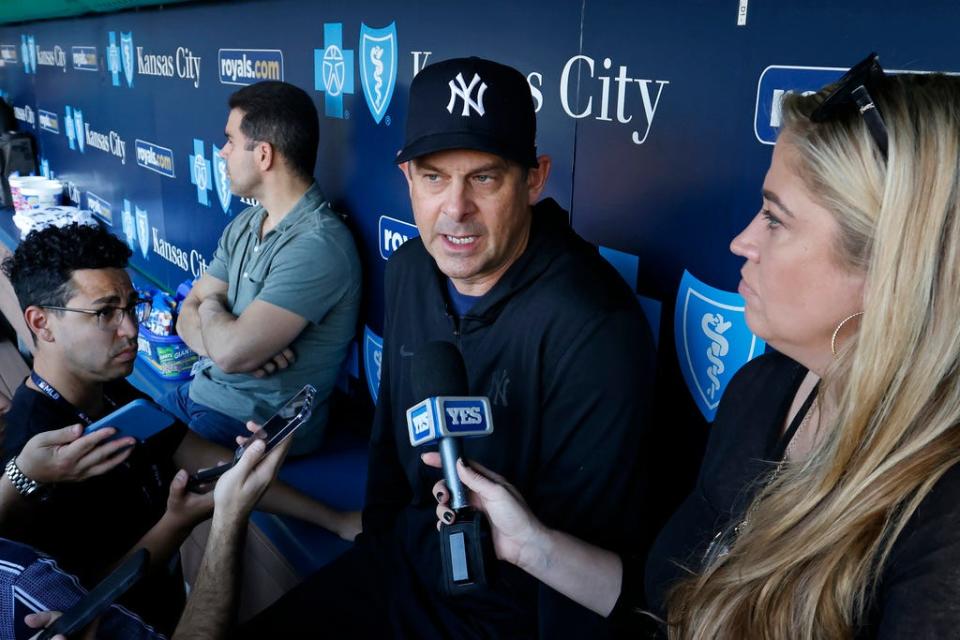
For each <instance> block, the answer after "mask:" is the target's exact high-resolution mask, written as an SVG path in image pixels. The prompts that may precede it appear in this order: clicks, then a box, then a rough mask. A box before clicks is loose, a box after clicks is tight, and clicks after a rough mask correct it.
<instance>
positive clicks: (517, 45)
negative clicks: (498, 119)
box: [0, 0, 960, 476]
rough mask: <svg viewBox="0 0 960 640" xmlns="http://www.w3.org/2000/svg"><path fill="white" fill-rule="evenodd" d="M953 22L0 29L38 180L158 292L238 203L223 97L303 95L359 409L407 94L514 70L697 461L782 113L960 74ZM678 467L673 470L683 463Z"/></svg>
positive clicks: (196, 17)
mask: <svg viewBox="0 0 960 640" xmlns="http://www.w3.org/2000/svg"><path fill="white" fill-rule="evenodd" d="M958 17H960V9H958V8H956V6H955V5H954V4H953V3H910V4H909V5H903V4H902V3H897V2H892V1H884V2H872V3H869V4H868V3H855V2H846V3H819V2H818V3H807V2H801V1H799V0H783V1H780V2H776V3H771V2H766V3H759V2H754V3H749V2H748V0H716V1H713V0H711V1H709V2H704V1H703V0H678V1H677V2H672V3H655V2H632V3H614V2H599V1H597V0H580V1H577V2H573V1H565V2H564V1H561V2H528V3H514V2H506V1H488V2H483V3H477V2H434V1H430V2H418V3H401V2H382V1H379V0H377V1H368V2H364V3H356V2H346V1H330V2H323V3H308V2H295V1H291V0H286V1H284V0H280V1H269V2H268V1H266V0H263V1H247V2H231V3H203V4H197V5H190V4H185V5H177V6H172V7H168V8H164V9H148V10H142V11H136V12H125V13H117V14H111V15H105V16H96V17H88V18H77V19H69V20H59V21H49V22H38V23H29V24H22V25H16V26H10V27H5V28H2V29H0V90H2V92H3V95H4V97H6V98H7V99H8V100H9V101H10V102H11V103H12V104H13V105H14V107H15V113H16V117H17V119H18V120H19V121H20V123H19V124H20V127H21V129H22V130H25V131H29V132H32V133H34V134H35V136H36V137H37V139H38V142H39V149H40V154H41V165H42V170H43V172H45V173H46V174H48V175H55V176H56V177H57V178H59V179H61V180H64V181H66V182H68V184H69V192H70V196H71V199H72V200H73V201H74V202H75V203H79V204H80V205H81V206H84V207H86V208H89V209H91V210H92V211H94V212H95V214H96V215H97V216H98V217H99V218H100V219H101V220H103V221H104V222H105V223H106V224H108V225H111V226H112V228H113V230H114V232H115V233H116V234H117V235H119V236H120V237H122V238H124V239H125V240H126V241H127V242H128V243H129V244H130V246H131V248H132V249H133V250H134V255H135V257H134V260H133V265H134V266H135V268H136V269H138V270H139V271H140V272H142V273H143V274H144V275H145V276H146V277H147V278H149V279H151V280H153V281H155V282H156V283H157V284H159V285H160V286H162V287H164V288H166V289H168V290H172V289H174V288H176V286H177V285H178V283H180V282H181V281H183V280H184V279H189V278H196V277H198V276H200V275H201V274H202V273H203V271H204V269H205V268H206V265H207V263H208V262H209V260H210V258H211V256H212V254H213V250H214V248H215V246H216V242H217V238H218V237H219V235H220V232H221V231H222V229H223V227H224V226H225V225H226V224H227V223H228V222H229V221H230V220H231V219H232V218H233V217H234V216H235V215H237V213H239V212H240V211H241V210H242V209H243V208H244V207H246V206H248V204H250V203H249V202H243V201H240V200H239V199H238V198H237V197H236V196H231V194H230V191H229V184H228V181H227V177H226V174H225V172H224V166H223V163H222V162H221V160H220V158H219V156H218V154H217V152H218V150H219V148H220V146H221V145H222V143H223V139H224V138H223V127H224V123H225V121H226V117H227V111H228V110H227V98H228V96H229V95H230V93H231V92H232V91H234V90H236V89H238V88H239V87H241V86H244V85H247V84H250V83H252V82H256V81H258V80H264V79H276V80H286V81H288V82H292V83H295V84H297V85H299V86H300V87H302V88H304V89H305V90H307V91H308V92H309V93H310V94H311V95H312V96H313V97H314V99H315V102H316V104H317V107H318V111H319V114H320V118H321V148H320V152H319V162H318V166H317V172H316V176H317V179H318V182H319V184H320V186H321V187H322V189H323V190H324V192H325V193H326V195H327V197H328V199H329V200H331V201H332V202H333V203H334V205H335V207H336V208H337V209H339V210H340V211H341V212H343V213H344V214H347V215H348V216H349V218H348V224H349V225H350V227H351V229H352V230H353V232H354V234H355V237H356V240H357V243H358V246H359V248H360V252H361V256H362V258H363V261H364V270H365V272H364V279H365V285H366V303H365V309H364V312H363V317H362V326H361V327H359V331H358V335H357V349H356V351H355V356H354V358H353V362H352V363H351V369H352V370H353V373H354V376H355V383H354V389H355V390H360V391H361V392H362V393H368V394H369V395H370V396H371V397H372V398H375V397H376V392H377V385H378V382H379V367H380V361H381V350H382V346H383V345H382V341H381V339H380V336H381V335H382V329H383V327H382V310H383V306H382V298H383V269H384V265H385V261H386V260H387V259H388V258H389V257H390V255H391V254H392V253H393V251H394V250H395V249H396V248H397V247H398V246H400V244H402V243H403V242H406V241H409V240H410V239H411V238H414V237H415V236H416V235H417V230H416V227H415V226H413V225H412V222H413V219H412V214H411V210H410V205H409V202H408V198H407V194H406V187H405V182H404V180H403V178H402V176H401V174H400V172H399V171H398V170H397V169H396V167H395V166H394V164H393V162H392V158H393V157H394V155H395V154H396V152H397V150H398V149H399V148H400V147H401V146H402V140H403V123H404V120H405V117H406V113H405V108H406V99H407V92H408V89H409V86H410V81H411V80H412V78H413V77H414V75H415V74H416V73H417V72H418V71H419V70H420V69H422V68H423V67H424V66H425V65H429V64H431V63H432V62H435V61H437V60H442V59H445V58H450V57H456V56H464V55H479V56H483V57H488V58H492V59H495V60H498V61H501V62H504V63H506V64H510V65H513V66H515V67H517V68H518V69H520V70H521V71H522V72H523V73H524V74H525V75H526V76H527V78H528V81H529V85H530V91H531V93H532V96H533V99H534V103H535V105H536V107H537V113H538V127H539V139H538V145H539V151H540V152H541V153H546V154H549V155H551V156H552V158H553V173H552V176H551V179H550V182H549V188H548V190H547V195H548V196H551V197H554V198H556V199H557V200H558V201H559V202H560V203H561V205H563V206H564V207H566V208H568V209H569V210H570V212H571V220H572V224H573V226H574V227H575V228H576V229H577V231H579V233H581V234H582V235H583V236H584V237H586V238H587V239H588V240H590V241H592V242H594V243H596V244H597V245H598V246H599V247H600V248H601V251H602V252H603V255H604V256H605V257H606V258H607V259H608V260H610V262H612V263H613V264H614V265H615V266H616V267H617V269H618V270H619V271H620V273H621V275H622V276H623V277H624V278H625V279H626V280H627V282H628V283H629V284H630V285H631V286H633V288H634V290H635V291H636V292H637V294H638V297H639V298H640V301H641V303H642V304H643V306H644V309H645V310H646V311H647V314H648V316H649V318H650V321H651V324H652V326H653V327H654V331H655V335H656V336H657V342H658V363H659V375H658V383H657V384H658V386H659V389H658V390H657V397H658V399H660V400H661V405H660V407H659V412H658V420H659V421H660V422H661V423H662V433H663V434H664V437H665V438H669V439H671V440H673V441H674V442H676V443H681V444H684V445H686V446H687V447H689V448H691V449H693V451H694V453H695V452H696V450H697V449H698V448H699V447H701V446H702V442H703V435H704V433H705V432H706V430H705V428H704V426H705V425H706V424H707V423H709V422H710V421H712V419H713V417H714V414H715V412H716V407H717V403H718V402H719V400H720V397H721V395H722V393H723V390H724V388H725V386H726V384H727V382H728V381H729V379H730V376H731V375H732V374H733V373H734V372H735V371H736V370H737V369H738V368H739V367H740V366H741V365H742V364H743V363H744V362H746V361H747V360H748V359H750V358H752V357H754V356H756V355H758V354H760V353H762V352H763V350H764V348H765V346H764V344H763V343H762V341H760V340H758V339H756V338H755V337H754V336H752V335H751V334H750V333H749V331H748V330H747V328H746V326H745V324H744V322H743V306H742V300H741V299H740V298H739V296H737V294H736V293H735V290H736V287H737V282H738V279H739V274H738V271H739V268H740V262H741V261H740V260H739V259H738V258H735V257H734V256H732V255H731V254H730V253H729V250H728V244H729V242H730V240H731V238H732V237H733V236H734V235H735V234H736V233H737V232H738V231H739V230H740V229H741V228H742V227H743V226H744V225H745V224H746V223H747V221H748V220H749V219H750V218H751V217H752V216H753V214H754V213H755V211H756V210H757V208H758V204H759V191H760V185H761V183H762V180H763V175H764V172H765V170H766V166H767V164H768V163H769V158H770V153H771V148H772V147H771V145H772V144H773V143H774V141H775V138H776V134H777V128H778V126H779V111H778V101H779V99H780V98H781V97H782V95H783V94H784V93H785V92H787V91H810V90H815V89H816V88H818V87H820V86H822V85H823V84H824V83H827V82H829V81H831V80H834V79H836V78H837V77H839V75H840V74H841V73H842V72H843V70H844V69H845V68H846V67H848V66H850V65H851V64H852V63H854V62H856V61H858V60H859V59H860V58H862V57H863V56H864V55H865V54H866V53H868V52H869V51H871V50H877V51H879V52H880V55H881V61H882V63H883V64H884V66H885V67H886V68H888V69H900V70H945V71H951V70H954V64H953V57H952V56H951V54H952V53H953V52H952V51H950V46H951V43H952V42H953V41H954V39H955V38H954V33H953V29H952V25H954V24H956V21H957V18H958ZM465 80H466V81H465V82H464V83H462V84H461V85H459V86H458V85H456V83H453V84H451V95H450V100H451V101H453V102H454V103H455V104H456V107H457V108H462V109H465V110H467V111H470V110H476V109H478V108H480V107H481V106H482V105H481V101H482V95H481V93H480V91H479V85H480V84H482V79H480V82H479V83H474V84H472V85H471V84H470V80H471V79H465ZM0 224H2V225H3V227H4V228H5V229H8V230H11V232H12V233H15V231H12V229H13V228H12V224H11V222H10V220H9V216H8V215H4V216H2V220H0ZM597 375H603V372H602V371H599V372H597ZM502 391H503V390H502V389H501V390H498V392H502ZM677 458H678V459H677V460H676V469H674V471H676V473H677V474H678V476H683V475H686V474H685V473H684V472H685V471H686V472H689V469H687V468H686V467H689V465H691V464H695V461H696V459H697V456H696V455H683V456H679V455H678V457H677ZM690 461H692V462H690Z"/></svg>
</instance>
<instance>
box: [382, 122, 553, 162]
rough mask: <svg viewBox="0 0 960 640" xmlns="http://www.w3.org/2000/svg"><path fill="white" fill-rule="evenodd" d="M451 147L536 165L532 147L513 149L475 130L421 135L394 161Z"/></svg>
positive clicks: (535, 156)
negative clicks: (483, 152)
mask: <svg viewBox="0 0 960 640" xmlns="http://www.w3.org/2000/svg"><path fill="white" fill-rule="evenodd" d="M453 149H468V150H471V151H485V152H486V153H492V154H494V155H497V156H500V157H502V158H506V159H507V160H513V161H514V162H517V163H519V164H521V165H522V166H525V167H536V166H537V164H538V162H537V150H536V148H534V149H532V150H531V149H529V148H526V149H513V148H510V147H509V146H506V145H504V144H503V141H502V140H497V139H495V138H493V137H488V136H484V135H480V134H478V133H477V132H476V131H462V132H451V131H447V132H444V133H436V134H433V135H428V136H423V137H422V138H418V139H416V140H414V141H413V142H411V143H410V144H408V145H407V146H405V147H404V148H403V149H402V150H401V151H400V153H399V154H397V158H396V160H395V162H396V163H397V164H401V163H403V162H407V161H408V160H413V159H415V158H419V157H421V156H425V155H427V154H430V153H435V152H437V151H450V150H453Z"/></svg>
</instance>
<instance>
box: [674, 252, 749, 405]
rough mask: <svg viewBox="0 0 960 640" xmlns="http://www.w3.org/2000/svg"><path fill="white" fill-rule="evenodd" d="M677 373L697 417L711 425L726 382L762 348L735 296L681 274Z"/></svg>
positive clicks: (676, 319)
mask: <svg viewBox="0 0 960 640" xmlns="http://www.w3.org/2000/svg"><path fill="white" fill-rule="evenodd" d="M674 339H675V341H676V346H677V358H678V360H679V361H680V370H681V371H682V372H683V379H684V381H686V383H687V388H688V389H689V390H690V395H692V396H693V400H694V402H696V404H697V408H698V409H700V413H702V414H703V417H704V418H706V419H707V422H713V418H714V417H715V416H716V414H717V406H718V405H719V404H720V398H721V396H723V392H724V390H725V389H726V387H727V383H729V382H730V379H731V378H732V377H733V374H735V373H736V372H737V370H738V369H740V367H742V366H743V365H744V364H746V363H747V362H749V361H750V360H752V359H753V358H755V357H756V356H758V355H760V354H761V353H763V351H764V349H765V348H766V344H765V343H764V342H763V340H761V339H760V338H758V337H756V336H755V335H753V334H752V333H750V329H749V328H748V327H747V322H746V318H745V317H744V302H743V298H742V297H740V295H739V294H736V293H732V292H730V291H723V290H721V289H716V288H714V287H711V286H710V285H708V284H705V283H703V282H701V281H700V280H698V279H697V278H695V277H694V276H693V275H692V274H690V272H689V271H686V270H685V271H684V272H683V278H682V279H681V280H680V290H679V292H678V293H677V306H676V311H675V312H674Z"/></svg>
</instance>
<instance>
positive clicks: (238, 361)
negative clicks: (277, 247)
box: [177, 274, 307, 375]
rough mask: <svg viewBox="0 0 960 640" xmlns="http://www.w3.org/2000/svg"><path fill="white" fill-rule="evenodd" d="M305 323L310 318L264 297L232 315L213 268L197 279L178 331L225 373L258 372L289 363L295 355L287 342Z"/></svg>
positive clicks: (224, 290)
mask: <svg viewBox="0 0 960 640" xmlns="http://www.w3.org/2000/svg"><path fill="white" fill-rule="evenodd" d="M306 326H307V320H306V318H304V317H302V316H300V315H297V314H296V313H293V312H292V311H287V310H286V309H283V308H282V307H278V306H277V305H274V304H271V303H269V302H264V301H262V300H254V301H253V302H251V303H250V305H249V306H247V308H246V309H244V310H243V312H242V313H241V314H240V315H239V316H236V315H233V314H232V313H231V312H230V310H229V308H228V306H227V283H226V282H224V281H223V280H220V279H218V278H215V277H213V276H211V275H209V274H204V275H203V276H201V277H200V279H199V280H198V281H197V282H196V284H194V285H193V289H191V290H190V294H189V295H188V296H187V298H186V299H185V300H184V301H183V306H182V307H181V309H180V316H179V318H178V319H177V333H178V334H179V335H180V337H181V338H182V339H183V341H184V342H186V343H187V346H189V347H190V348H191V349H193V350H194V351H196V352H197V353H198V354H200V355H203V356H208V357H209V358H210V359H211V360H213V361H214V363H216V365H217V366H218V367H220V368H221V369H222V370H223V371H224V372H225V373H254V374H255V375H265V374H266V375H268V374H271V373H273V372H274V371H276V370H277V369H283V368H286V366H288V365H289V364H290V362H292V361H293V357H294V356H293V353H292V352H291V351H290V350H289V345H290V343H292V342H293V341H294V340H295V339H296V338H297V336H299V335H300V333H301V332H302V331H303V330H304V328H306Z"/></svg>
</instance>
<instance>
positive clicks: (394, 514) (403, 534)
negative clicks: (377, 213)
mask: <svg viewBox="0 0 960 640" xmlns="http://www.w3.org/2000/svg"><path fill="white" fill-rule="evenodd" d="M567 219H568V216H567V213H566V211H564V210H563V209H561V208H560V206H559V205H558V204H557V203H556V202H555V201H553V200H552V199H547V200H543V201H541V202H540V203H538V204H537V205H535V206H534V207H533V222H532V227H531V235H530V240H529V244H528V246H527V248H526V250H525V251H524V253H523V254H522V255H521V256H520V258H519V259H518V260H517V261H516V262H515V263H514V264H513V265H511V267H510V268H509V269H508V271H507V272H506V273H505V274H504V275H503V277H502V278H501V279H500V280H499V281H498V282H497V283H496V285H494V287H493V288H492V289H491V290H490V291H489V292H488V293H487V294H486V295H485V296H483V297H482V298H481V300H480V301H479V302H478V303H477V305H476V307H475V308H473V309H472V310H470V312H469V313H467V314H466V315H465V316H463V317H462V318H459V319H458V318H457V317H456V316H455V315H453V313H452V308H451V306H450V303H449V301H448V297H447V293H446V277H445V276H444V275H443V274H442V273H441V272H440V271H439V270H438V269H437V267H436V263H435V262H434V260H433V259H432V258H431V257H430V255H429V254H428V253H427V251H426V250H425V248H424V246H423V243H422V242H421V241H411V242H408V243H406V244H404V245H403V246H402V247H401V248H400V249H398V250H397V251H396V253H395V254H394V256H393V257H392V258H391V260H390V262H389V263H388V264H387V269H386V282H385V290H386V318H385V327H384V349H383V367H382V373H381V382H380V392H379V402H378V403H377V409H376V415H375V418H374V426H373V433H372V436H371V448H370V468H369V477H368V484H367V496H366V506H365V509H364V512H363V525H364V535H365V536H372V537H380V536H385V537H387V538H391V539H393V540H394V541H397V542H399V545H400V547H401V548H402V552H401V553H403V555H405V556H406V562H405V563H404V564H408V566H410V567H412V570H413V571H414V572H415V573H417V574H418V575H419V582H420V583H421V584H422V585H423V586H424V588H425V590H426V591H425V595H424V598H423V600H424V603H423V606H425V607H427V608H428V609H436V608H446V609H447V611H448V612H449V611H450V610H451V609H452V610H454V612H455V617H457V618H458V619H459V620H461V621H463V622H464V624H465V627H464V629H470V630H472V631H475V632H478V633H480V634H481V635H486V633H481V629H486V631H488V632H489V633H490V634H492V635H495V636H499V637H502V636H503V635H504V634H505V631H506V630H508V629H509V630H510V633H509V635H521V636H522V635H526V634H528V633H529V634H531V635H532V634H539V635H540V636H541V637H575V636H571V635H570V634H575V635H576V634H579V633H581V632H591V633H592V634H593V637H597V633H599V632H602V630H603V629H605V628H606V623H605V621H603V620H602V619H601V618H600V617H599V616H596V615H594V614H592V613H590V612H588V611H587V610H586V609H583V608H580V607H578V606H577V605H574V604H573V603H572V602H570V601H569V600H567V599H565V598H563V597H562V596H560V595H559V594H557V593H555V592H553V591H552V590H550V589H548V588H546V587H541V586H539V583H537V582H536V581H535V580H534V579H533V578H531V577H530V576H528V575H526V574H524V573H522V572H521V571H519V570H518V569H516V568H515V567H511V566H508V565H506V564H505V563H502V562H500V563H498V565H499V567H498V570H497V575H498V577H497V578H496V579H495V580H494V584H493V586H492V587H491V589H490V590H489V592H488V593H486V594H484V595H483V596H471V597H463V596H461V597H459V598H457V599H456V601H452V600H447V599H445V598H444V596H443V595H441V591H440V582H439V581H440V576H441V571H440V549H439V545H438V537H437V532H436V528H435V525H436V515H435V507H436V500H435V499H434V497H433V496H432V494H431V489H432V487H433V484H434V483H435V482H436V481H437V480H438V479H439V478H440V474H439V472H438V471H436V470H434V469H430V468H427V467H426V466H424V465H423V463H422V462H421V461H420V453H421V452H422V450H420V449H418V450H414V449H413V448H412V447H411V446H410V442H409V438H408V435H407V426H406V417H405V412H406V410H407V409H408V408H409V407H410V406H412V405H413V404H415V402H417V401H419V400H421V398H415V397H414V395H413V390H412V387H411V381H410V363H411V357H410V356H411V355H412V354H413V353H415V352H416V351H417V349H418V348H420V347H421V345H423V344H425V343H427V342H429V341H432V340H447V341H449V342H453V343H455V344H456V345H457V346H458V347H459V348H460V351H461V352H462V354H463V358H464V361H465V363H466V367H467V374H468V379H469V384H470V393H471V394H472V395H482V396H487V397H488V398H489V399H490V402H491V405H492V410H493V423H494V433H493V434H492V435H490V436H488V437H485V438H478V439H472V440H466V441H464V442H463V454H464V456H465V457H467V458H472V459H474V460H477V461H479V462H480V463H482V464H484V465H486V466H487V467H489V468H490V469H492V470H494V471H496V472H498V473H500V474H502V475H503V476H504V477H506V479H507V480H509V481H510V482H511V483H513V484H514V485H515V486H516V487H517V489H518V490H519V491H520V493H521V494H522V495H523V496H524V497H525V499H526V500H527V501H528V503H529V505H530V507H531V508H532V509H533V511H534V512H535V513H536V515H537V516H538V517H539V518H540V519H541V520H543V522H544V523H546V524H547V525H548V526H550V527H555V528H558V529H561V530H563V531H566V532H569V533H571V534H573V535H576V536H578V537H580V538H583V539H584V540H587V541H590V542H592V543H594V544H597V545H600V546H602V547H606V548H610V549H614V550H621V549H625V548H629V549H635V548H636V545H637V534H638V531H637V527H636V526H635V525H634V520H635V518H632V517H631V516H630V514H631V513H633V514H635V513H636V512H637V511H639V509H638V502H637V501H638V500H639V499H642V495H643V494H644V493H645V491H646V485H647V483H646V481H645V480H644V479H643V473H642V472H643V470H644V467H645V466H646V465H643V464H642V463H640V464H638V462H639V461H640V456H641V454H642V453H644V452H645V439H646V435H645V434H646V433H647V432H648V431H649V429H650V425H649V424H648V423H649V419H648V413H649V412H648V408H649V405H650V404H651V398H652V395H653V370H654V346H653V340H652V337H651V333H650V329H649V326H648V324H647V322H646V320H645V318H644V316H643V314H642V312H641V310H640V307H639V305H638V303H637V300H636V296H635V294H634V293H633V292H632V291H631V290H630V289H629V287H628V286H627V285H626V283H625V282H624V281H623V279H622V278H620V276H619V275H618V274H617V273H616V271H615V270H614V269H613V268H612V267H611V266H610V265H609V264H608V263H607V262H606V261H605V260H604V259H603V258H602V257H601V256H600V255H599V252H598V251H597V249H596V248H595V247H594V246H593V245H591V244H589V243H587V242H586V241H585V240H583V239H582V238H581V237H580V236H578V235H577V234H576V233H575V232H574V231H573V230H572V229H571V228H570V226H569V224H568V221H567ZM423 615H431V614H429V613H426V612H424V614H423ZM432 617H435V616H432ZM441 617H446V616H441ZM498 625H499V626H498ZM449 631H450V635H454V636H456V635H459V633H460V632H458V631H456V629H455V628H449Z"/></svg>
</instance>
